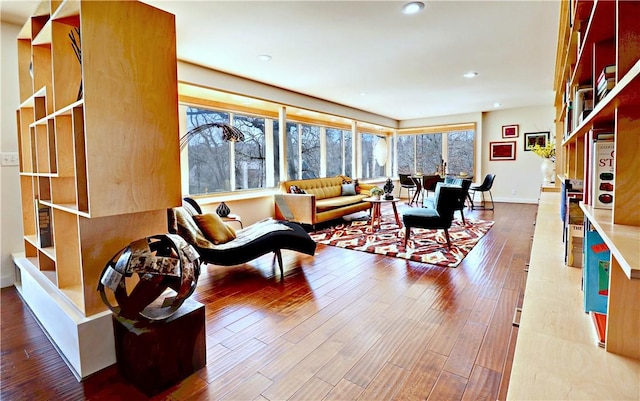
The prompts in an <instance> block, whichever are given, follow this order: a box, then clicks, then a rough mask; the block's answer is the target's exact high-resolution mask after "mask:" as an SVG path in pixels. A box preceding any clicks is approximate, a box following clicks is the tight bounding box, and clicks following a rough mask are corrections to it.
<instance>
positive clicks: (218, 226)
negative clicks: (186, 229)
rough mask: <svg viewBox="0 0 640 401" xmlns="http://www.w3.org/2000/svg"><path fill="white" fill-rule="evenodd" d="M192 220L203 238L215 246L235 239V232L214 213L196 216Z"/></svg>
mask: <svg viewBox="0 0 640 401" xmlns="http://www.w3.org/2000/svg"><path fill="white" fill-rule="evenodd" d="M193 219H194V220H195V222H196V224H197V225H198V228H200V230H201V231H202V233H203V234H204V236H205V237H207V239H208V240H209V241H211V242H213V243H214V244H216V245H217V244H224V243H226V242H229V241H231V240H232V239H234V238H235V237H236V232H235V230H234V229H233V228H231V226H229V225H227V224H225V222H224V221H222V218H220V216H218V215H217V214H215V213H207V214H198V215H195V216H193Z"/></svg>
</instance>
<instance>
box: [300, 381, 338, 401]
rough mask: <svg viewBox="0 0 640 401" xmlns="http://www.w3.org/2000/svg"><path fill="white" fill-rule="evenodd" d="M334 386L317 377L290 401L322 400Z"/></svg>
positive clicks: (305, 384)
mask: <svg viewBox="0 0 640 401" xmlns="http://www.w3.org/2000/svg"><path fill="white" fill-rule="evenodd" d="M333 388H334V387H333V386H332V385H330V384H329V383H327V382H325V381H324V380H320V379H318V378H317V377H312V378H311V380H309V381H308V382H306V383H304V384H303V385H302V387H300V390H298V391H297V392H296V393H295V394H294V395H293V396H291V398H289V399H290V400H322V399H325V397H326V396H327V395H328V394H329V393H330V392H331V390H333Z"/></svg>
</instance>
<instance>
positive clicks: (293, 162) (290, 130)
mask: <svg viewBox="0 0 640 401" xmlns="http://www.w3.org/2000/svg"><path fill="white" fill-rule="evenodd" d="M286 138H287V174H288V176H289V179H290V180H293V179H298V178H300V175H299V174H298V159H299V155H300V150H299V149H298V143H300V141H299V140H298V124H296V123H287V132H286Z"/></svg>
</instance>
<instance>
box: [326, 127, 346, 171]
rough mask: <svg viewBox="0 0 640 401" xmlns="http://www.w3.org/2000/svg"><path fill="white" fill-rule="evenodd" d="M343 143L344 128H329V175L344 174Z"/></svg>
mask: <svg viewBox="0 0 640 401" xmlns="http://www.w3.org/2000/svg"><path fill="white" fill-rule="evenodd" d="M342 143H343V135H342V130H339V129H335V128H327V177H335V176H336V175H338V174H342V163H343V162H344V155H343V152H342Z"/></svg>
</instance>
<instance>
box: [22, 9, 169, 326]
mask: <svg viewBox="0 0 640 401" xmlns="http://www.w3.org/2000/svg"><path fill="white" fill-rule="evenodd" d="M72 38H73V39H72ZM73 41H75V43H76V44H77V48H74V46H73ZM79 58H80V59H81V60H79ZM18 64H19V65H18V69H19V73H18V76H19V86H20V101H21V104H20V106H19V107H18V110H17V118H18V140H19V145H18V146H19V155H20V183H21V196H22V212H23V226H24V247H25V255H24V256H25V258H26V259H27V261H28V262H29V263H30V264H31V265H32V266H33V267H35V269H36V270H35V271H39V272H40V273H41V274H42V275H43V276H45V277H46V278H47V280H49V281H50V282H51V283H53V284H54V287H55V288H57V289H58V291H59V294H57V295H62V297H63V298H64V299H66V300H67V301H70V302H71V304H72V305H73V307H75V308H76V309H77V311H79V312H80V314H81V315H83V316H86V317H89V316H91V315H94V314H96V313H100V312H102V311H105V310H106V306H105V305H104V303H103V302H102V301H101V299H100V296H99V293H98V292H97V291H96V288H97V284H98V280H99V275H100V273H101V271H102V269H103V268H104V266H105V264H106V263H107V261H108V260H109V259H110V258H111V257H112V256H113V255H114V254H115V253H116V252H117V251H118V250H120V249H122V248H123V247H125V246H126V245H128V244H129V243H130V242H131V241H133V240H135V239H138V238H141V237H145V236H149V235H153V234H158V233H165V232H166V231H167V224H166V209H167V208H170V207H174V206H177V205H179V204H180V199H181V192H180V168H179V164H180V163H179V143H178V138H179V134H178V93H177V61H176V39H175V18H174V16H173V15H172V14H169V13H166V12H164V11H162V10H159V9H156V8H154V7H151V6H149V5H146V4H144V3H140V2H136V1H69V0H65V1H62V2H60V1H43V2H42V3H41V4H40V5H39V7H38V9H37V11H36V12H35V14H34V15H33V16H32V17H31V18H30V19H29V21H28V22H27V24H26V25H25V26H24V28H23V29H22V30H21V32H20V34H19V36H18ZM38 206H40V207H42V208H46V209H48V211H49V212H50V219H49V222H50V224H51V227H50V228H51V230H52V245H51V246H43V243H42V242H41V241H40V238H39V228H40V224H41V223H43V222H42V221H40V217H39V214H38V210H37V207H38Z"/></svg>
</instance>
